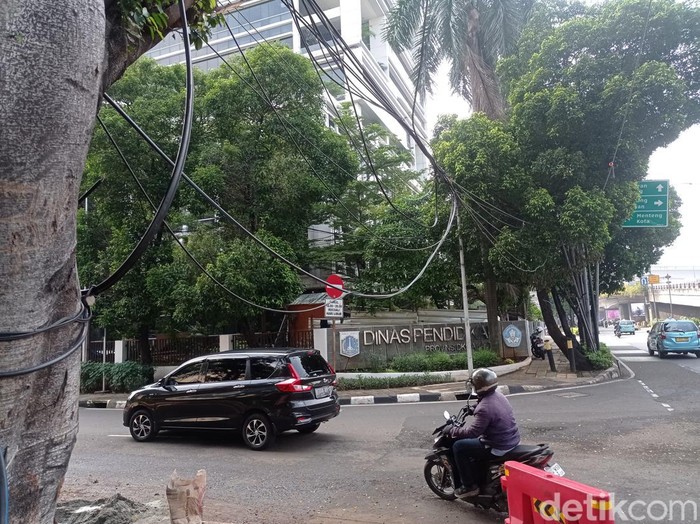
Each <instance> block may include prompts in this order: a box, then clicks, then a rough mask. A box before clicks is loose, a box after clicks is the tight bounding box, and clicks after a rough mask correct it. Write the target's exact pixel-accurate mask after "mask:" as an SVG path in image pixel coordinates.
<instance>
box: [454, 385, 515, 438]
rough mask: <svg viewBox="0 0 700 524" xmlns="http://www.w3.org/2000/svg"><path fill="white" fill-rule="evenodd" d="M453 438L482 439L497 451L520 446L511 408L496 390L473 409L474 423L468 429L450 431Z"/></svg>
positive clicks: (461, 428)
mask: <svg viewBox="0 0 700 524" xmlns="http://www.w3.org/2000/svg"><path fill="white" fill-rule="evenodd" d="M451 435H452V437H453V438H457V439H462V438H477V437H483V438H484V442H485V443H486V444H488V445H489V446H491V447H492V448H493V449H497V450H503V451H506V450H509V449H511V448H514V447H515V446H517V445H518V444H520V432H519V431H518V425H517V424H516V422H515V416H514V415H513V408H512V407H511V405H510V402H508V399H507V398H506V397H505V396H504V395H503V393H501V392H500V391H498V390H493V391H491V392H489V393H486V395H484V396H483V397H482V398H481V399H480V400H479V402H478V403H477V405H476V408H474V421H473V422H472V423H471V425H470V426H469V427H464V426H463V427H458V428H454V429H452V431H451Z"/></svg>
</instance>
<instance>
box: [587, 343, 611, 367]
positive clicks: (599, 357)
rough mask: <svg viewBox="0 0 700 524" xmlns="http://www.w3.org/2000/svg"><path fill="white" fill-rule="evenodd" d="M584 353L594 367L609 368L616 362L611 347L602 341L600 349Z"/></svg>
mask: <svg viewBox="0 0 700 524" xmlns="http://www.w3.org/2000/svg"><path fill="white" fill-rule="evenodd" d="M584 355H585V356H586V359H588V362H590V363H591V367H592V368H593V369H608V368H609V367H611V366H612V365H613V364H614V363H615V359H614V358H613V356H612V353H610V349H609V348H608V347H607V346H606V345H605V344H602V343H601V344H600V349H599V350H598V351H585V352H584Z"/></svg>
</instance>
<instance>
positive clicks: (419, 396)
mask: <svg viewBox="0 0 700 524" xmlns="http://www.w3.org/2000/svg"><path fill="white" fill-rule="evenodd" d="M615 361H616V363H617V365H616V366H612V367H609V368H608V369H606V370H605V371H603V372H602V373H599V374H598V375H596V376H595V377H593V378H591V379H589V380H580V381H576V382H572V383H560V384H553V385H548V386H530V385H523V386H517V385H514V386H498V391H500V392H501V393H503V394H504V395H513V394H517V393H531V392H536V391H544V390H548V389H560V388H567V387H575V386H589V385H592V384H599V383H601V382H607V381H611V380H615V379H617V378H620V377H621V376H623V375H624V374H627V375H628V376H631V377H633V376H634V373H633V372H632V370H631V369H629V368H628V367H627V365H626V364H625V363H624V362H621V361H620V360H619V359H615ZM621 366H622V367H624V368H625V369H624V371H623V370H622V369H621ZM468 397H469V393H467V392H466V391H464V392H447V393H401V394H398V395H380V396H378V395H362V396H355V397H346V398H340V399H339V400H338V402H339V404H340V405H341V406H363V405H370V404H406V403H412V402H450V401H455V400H467V398H468ZM125 404H126V401H125V400H114V399H109V400H80V401H78V406H79V407H81V408H111V409H123V408H124V405H125Z"/></svg>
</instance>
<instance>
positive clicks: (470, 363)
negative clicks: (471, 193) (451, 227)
mask: <svg viewBox="0 0 700 524" xmlns="http://www.w3.org/2000/svg"><path fill="white" fill-rule="evenodd" d="M457 238H459V273H460V280H461V281H462V309H463V310H464V341H465V342H466V344H467V370H468V372H469V377H470V378H471V376H472V372H473V371H474V359H473V356H472V330H471V328H470V327H469V300H468V297H467V276H466V274H467V273H466V271H465V269H464V244H463V243H462V224H461V222H460V221H459V211H458V212H457Z"/></svg>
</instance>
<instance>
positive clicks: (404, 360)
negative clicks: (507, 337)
mask: <svg viewBox="0 0 700 524" xmlns="http://www.w3.org/2000/svg"><path fill="white" fill-rule="evenodd" d="M472 359H473V362H474V367H475V368H482V367H490V366H496V365H498V364H500V363H501V361H500V358H499V357H498V355H496V353H494V352H493V351H491V350H490V349H478V350H476V351H474V352H473V354H472ZM388 367H389V369H391V370H395V371H398V372H399V373H408V372H414V373H415V372H423V371H454V370H460V369H466V368H467V355H466V353H442V352H430V353H425V352H423V353H410V354H408V355H400V356H398V357H396V358H394V359H393V360H392V361H391V363H390V364H389V366H388Z"/></svg>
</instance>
